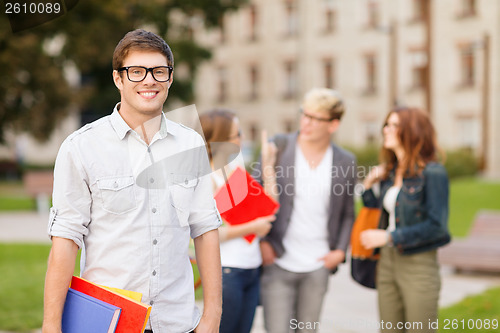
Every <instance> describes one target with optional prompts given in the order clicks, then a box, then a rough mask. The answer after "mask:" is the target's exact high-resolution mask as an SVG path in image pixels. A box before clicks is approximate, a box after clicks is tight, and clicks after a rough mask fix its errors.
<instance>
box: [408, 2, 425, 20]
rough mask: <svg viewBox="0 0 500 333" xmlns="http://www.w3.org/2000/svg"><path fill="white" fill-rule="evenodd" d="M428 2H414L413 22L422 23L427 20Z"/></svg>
mask: <svg viewBox="0 0 500 333" xmlns="http://www.w3.org/2000/svg"><path fill="white" fill-rule="evenodd" d="M426 1H427V0H413V1H412V17H411V20H410V21H411V22H420V21H422V20H423V19H424V18H425V15H426V12H427V4H426Z"/></svg>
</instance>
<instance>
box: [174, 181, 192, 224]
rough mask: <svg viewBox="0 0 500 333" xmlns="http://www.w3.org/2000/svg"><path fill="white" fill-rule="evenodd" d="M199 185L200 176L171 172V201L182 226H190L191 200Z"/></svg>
mask: <svg viewBox="0 0 500 333" xmlns="http://www.w3.org/2000/svg"><path fill="white" fill-rule="evenodd" d="M196 185H198V177H196V176H193V175H185V174H170V186H169V190H170V203H171V204H172V206H173V207H174V208H175V213H176V214H177V218H178V220H179V225H180V226H181V227H185V226H188V224H189V212H190V205H191V201H192V200H193V196H194V190H195V189H196Z"/></svg>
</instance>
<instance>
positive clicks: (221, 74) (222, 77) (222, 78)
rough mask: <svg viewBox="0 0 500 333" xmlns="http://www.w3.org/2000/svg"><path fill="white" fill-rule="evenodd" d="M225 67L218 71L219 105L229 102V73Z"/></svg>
mask: <svg viewBox="0 0 500 333" xmlns="http://www.w3.org/2000/svg"><path fill="white" fill-rule="evenodd" d="M226 72H227V71H226V68H225V67H219V68H218V69H217V76H218V80H219V82H218V90H217V101H218V102H219V103H224V102H225V101H227V73H226Z"/></svg>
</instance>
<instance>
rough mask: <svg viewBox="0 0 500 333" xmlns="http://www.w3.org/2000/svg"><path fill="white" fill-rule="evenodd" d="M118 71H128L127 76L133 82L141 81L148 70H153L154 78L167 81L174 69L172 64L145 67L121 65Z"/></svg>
mask: <svg viewBox="0 0 500 333" xmlns="http://www.w3.org/2000/svg"><path fill="white" fill-rule="evenodd" d="M118 71H119V72H121V71H127V78H128V79H129V81H132V82H141V81H142V80H144V79H145V78H146V76H147V75H148V72H151V75H152V76H153V79H155V80H156V81H158V82H167V81H168V80H170V76H171V75H172V72H173V71H174V68H173V67H172V66H157V67H151V68H147V67H143V66H128V67H120V68H118Z"/></svg>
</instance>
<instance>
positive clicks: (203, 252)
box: [194, 229, 222, 333]
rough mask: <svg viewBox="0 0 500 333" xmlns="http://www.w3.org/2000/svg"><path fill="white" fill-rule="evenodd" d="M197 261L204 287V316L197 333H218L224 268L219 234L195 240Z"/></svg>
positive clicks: (206, 234)
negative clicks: (221, 262) (221, 260)
mask: <svg viewBox="0 0 500 333" xmlns="http://www.w3.org/2000/svg"><path fill="white" fill-rule="evenodd" d="M194 247H195V251H196V261H197V262H198V269H199V270H200V277H201V283H202V285H203V304H204V307H203V315H202V317H201V320H200V323H199V324H198V326H197V327H196V328H195V330H194V331H195V332H196V333H218V332H219V325H220V317H221V314H222V268H221V264H220V249H219V232H218V231H217V229H215V230H210V231H208V232H206V233H204V234H203V235H201V236H198V237H196V238H195V239H194Z"/></svg>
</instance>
